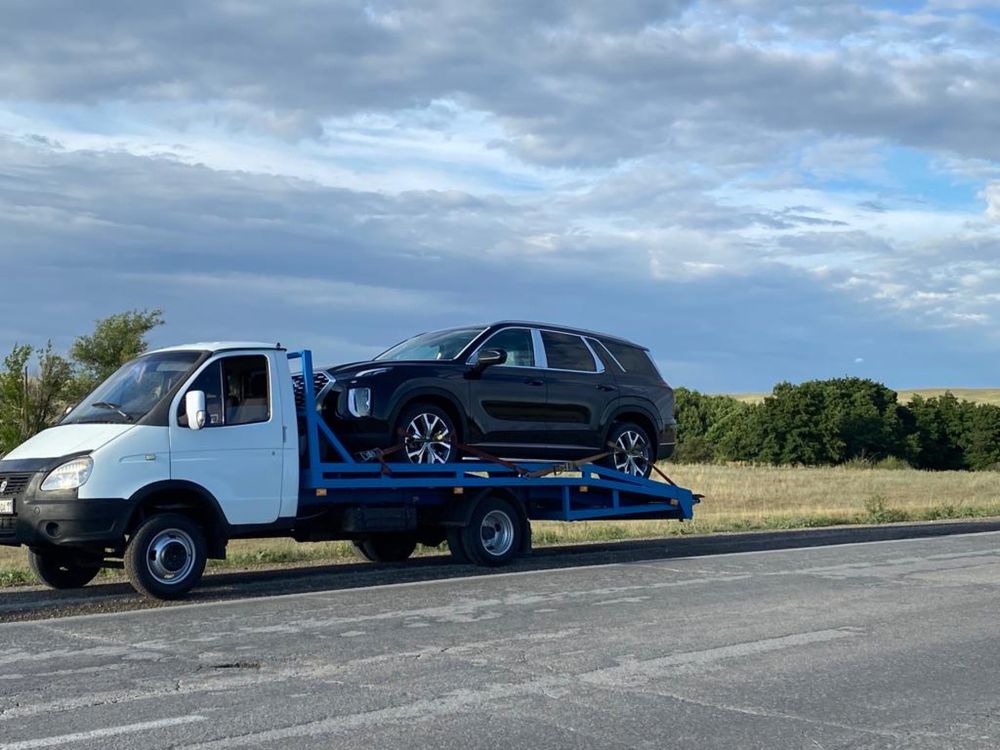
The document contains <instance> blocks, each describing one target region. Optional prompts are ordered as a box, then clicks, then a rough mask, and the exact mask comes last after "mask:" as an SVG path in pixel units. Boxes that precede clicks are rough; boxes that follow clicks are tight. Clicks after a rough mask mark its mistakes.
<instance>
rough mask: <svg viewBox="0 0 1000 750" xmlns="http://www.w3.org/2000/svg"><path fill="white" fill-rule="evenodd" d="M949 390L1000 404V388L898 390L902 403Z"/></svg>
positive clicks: (752, 399) (760, 396)
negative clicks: (915, 397) (916, 397)
mask: <svg viewBox="0 0 1000 750" xmlns="http://www.w3.org/2000/svg"><path fill="white" fill-rule="evenodd" d="M948 392H951V393H953V394H955V397H956V398H958V399H960V400H964V401H973V402H975V403H977V404H996V405H1000V388H916V389H905V390H901V391H897V393H898V394H899V403H901V404H906V403H909V402H910V400H911V399H912V398H913V397H914V396H923V397H924V398H933V397H934V396H943V395H944V394H945V393H948ZM726 395H729V396H732V397H733V398H735V399H736V400H737V401H743V402H745V403H748V404H759V403H760V402H761V401H763V400H764V396H768V395H770V394H767V393H730V394H726Z"/></svg>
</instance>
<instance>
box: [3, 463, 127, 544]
mask: <svg viewBox="0 0 1000 750" xmlns="http://www.w3.org/2000/svg"><path fill="white" fill-rule="evenodd" d="M43 476H44V475H43V474H38V475H35V476H34V477H32V480H31V482H30V483H29V484H28V486H27V488H26V489H25V491H24V492H23V493H22V494H20V495H19V496H18V497H16V498H14V515H0V544H3V545H13V546H17V545H21V544H23V545H26V546H28V547H74V548H97V547H99V548H104V547H119V546H121V543H122V541H123V540H124V538H125V528H126V525H127V524H128V522H129V519H130V518H131V516H132V510H133V503H131V502H129V501H128V500H120V499H100V500H98V499H84V500H81V499H80V498H79V497H78V496H77V492H76V490H72V491H64V492H45V493H42V492H40V491H39V490H38V485H39V484H40V483H41V481H42V478H43Z"/></svg>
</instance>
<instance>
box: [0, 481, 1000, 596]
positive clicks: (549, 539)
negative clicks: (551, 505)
mask: <svg viewBox="0 0 1000 750" xmlns="http://www.w3.org/2000/svg"><path fill="white" fill-rule="evenodd" d="M664 468H665V469H666V471H667V472H668V473H669V474H670V475H671V477H672V478H673V479H674V481H676V482H677V483H678V484H680V485H682V486H685V487H690V488H692V489H693V490H694V491H695V492H699V493H702V494H704V495H705V499H704V501H703V502H702V504H701V505H700V506H698V507H697V508H696V509H695V518H696V520H695V521H693V522H691V523H683V524H681V523H677V522H674V521H618V522H614V521H605V522H585V523H574V524H568V523H552V522H539V523H535V524H533V528H534V541H535V544H536V545H546V544H564V543H570V542H596V541H606V540H613V539H642V538H650V537H662V536H670V535H677V534H704V533H712V532H720V531H744V530H752V529H782V528H797V527H814V526H830V525H835V524H841V523H882V522H887V521H907V520H909V521H919V520H934V519H939V518H974V517H982V516H1000V472H945V471H942V472H925V471H917V470H915V469H901V470H891V469H869V468H858V467H853V466H852V467H817V468H805V467H787V466H781V467H772V466H733V465H730V466H717V465H698V464H686V465H676V466H675V465H671V464H665V465H664ZM440 551H443V548H442V549H441V550H438V549H430V550H422V551H421V553H422V554H439V553H440ZM347 561H352V562H357V561H358V557H357V556H356V555H355V554H354V551H353V549H352V547H351V545H350V544H348V543H345V542H321V543H316V544H296V543H295V542H292V541H290V540H281V539H269V540H243V541H237V542H234V543H233V544H231V545H230V557H229V560H227V561H225V563H222V564H221V565H223V566H225V567H248V568H253V567H260V566H274V565H280V564H286V563H298V564H303V563H330V562H347ZM213 565H219V564H216V563H213ZM107 577H109V578H115V577H120V576H119V575H118V574H114V573H112V572H107ZM29 582H32V580H31V578H30V576H29V574H28V572H27V565H26V560H25V552H24V551H23V550H20V549H11V548H9V547H0V585H4V584H6V585H11V584H25V583H29Z"/></svg>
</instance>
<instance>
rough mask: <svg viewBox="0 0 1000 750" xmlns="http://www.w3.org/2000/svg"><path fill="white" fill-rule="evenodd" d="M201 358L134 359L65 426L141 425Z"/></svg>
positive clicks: (192, 355) (185, 354) (170, 354)
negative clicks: (123, 423) (83, 424)
mask: <svg viewBox="0 0 1000 750" xmlns="http://www.w3.org/2000/svg"><path fill="white" fill-rule="evenodd" d="M200 358H201V352H161V353H159V354H150V355H147V356H145V357H140V358H139V359H134V360H132V361H131V362H129V363H127V364H125V365H122V367H121V368H120V369H119V370H118V371H117V372H115V374H114V375H112V376H111V377H109V378H108V379H107V380H105V381H104V382H103V383H101V384H100V385H99V386H97V388H96V389H95V390H94V391H93V393H91V394H90V395H89V396H87V398H85V399H84V400H83V401H82V402H80V404H79V405H78V406H77V407H76V408H74V409H73V411H71V412H70V413H69V414H68V415H66V418H65V419H63V421H62V424H82V423H86V422H138V421H139V420H140V419H142V418H143V417H144V416H146V414H147V413H149V411H150V410H151V409H152V408H153V407H154V406H156V405H157V404H158V403H159V402H160V400H161V399H162V398H163V397H164V396H166V395H167V394H168V393H169V392H170V390H171V389H172V388H173V387H174V386H175V385H177V383H178V382H179V381H180V380H182V379H184V378H186V377H187V375H188V373H190V372H191V368H192V367H193V366H194V364H195V362H197V361H198V360H199V359H200Z"/></svg>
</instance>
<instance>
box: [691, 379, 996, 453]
mask: <svg viewBox="0 0 1000 750" xmlns="http://www.w3.org/2000/svg"><path fill="white" fill-rule="evenodd" d="M677 419H678V422H679V426H678V448H677V452H676V456H675V460H676V461H677V462H680V463H703V462H719V461H723V462H745V463H753V464H772V465H802V466H822V465H843V464H847V465H850V466H854V467H857V468H881V469H908V468H917V469H932V470H961V469H972V470H989V469H993V468H995V467H997V466H1000V406H995V405H991V404H975V403H972V402H970V401H961V400H959V399H957V398H955V396H954V395H953V394H951V393H946V394H945V395H943V396H938V397H935V398H921V397H919V396H915V397H914V398H913V400H912V401H911V402H910V403H909V404H906V405H903V404H900V403H899V402H898V399H897V395H896V392H895V391H893V390H892V389H890V388H887V387H886V386H884V385H882V384H881V383H877V382H875V381H873V380H866V379H862V378H835V379H832V380H811V381H807V382H805V383H801V384H798V385H793V384H791V383H779V384H778V385H777V386H775V388H774V390H773V392H772V393H771V395H769V396H767V397H765V398H764V400H763V402H761V403H759V404H748V403H744V402H741V401H738V400H737V399H734V398H732V397H730V396H707V395H705V394H702V393H698V392H697V391H691V390H687V389H684V388H679V389H677Z"/></svg>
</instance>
